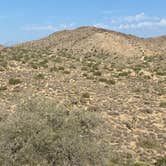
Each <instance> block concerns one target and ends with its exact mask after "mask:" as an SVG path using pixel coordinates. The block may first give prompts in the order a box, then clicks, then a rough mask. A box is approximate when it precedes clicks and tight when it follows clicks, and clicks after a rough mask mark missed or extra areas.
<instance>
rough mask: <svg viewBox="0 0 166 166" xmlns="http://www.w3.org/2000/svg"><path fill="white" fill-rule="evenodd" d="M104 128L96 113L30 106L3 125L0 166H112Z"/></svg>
mask: <svg viewBox="0 0 166 166" xmlns="http://www.w3.org/2000/svg"><path fill="white" fill-rule="evenodd" d="M42 103H43V102H42ZM103 124H104V120H102V118H101V117H99V116H97V115H96V113H93V112H87V111H85V110H84V111H83V110H78V111H72V110H70V111H69V112H68V111H66V110H64V109H62V108H58V107H57V106H56V105H54V104H52V103H48V102H47V104H41V103H40V102H37V103H34V102H29V104H28V105H26V106H23V107H21V108H20V109H19V110H17V112H16V113H15V114H13V115H11V116H9V117H8V119H7V120H6V121H5V123H4V122H1V123H0V128H1V130H0V135H1V137H0V165H50V166H53V165H63V166H65V165H66V166H68V165H103V164H104V165H108V162H109V160H108V159H109V153H110V152H109V151H110V149H109V146H108V144H107V143H106V141H104V140H103V138H104V136H103V135H102V134H103V132H102V131H103V127H104V126H103ZM102 126H103V127H102Z"/></svg>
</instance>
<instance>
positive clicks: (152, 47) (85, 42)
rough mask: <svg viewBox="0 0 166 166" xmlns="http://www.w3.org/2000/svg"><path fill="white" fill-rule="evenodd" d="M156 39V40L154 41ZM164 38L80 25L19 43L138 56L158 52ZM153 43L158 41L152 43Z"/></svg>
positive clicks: (85, 51) (38, 46) (77, 51)
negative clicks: (145, 37)
mask: <svg viewBox="0 0 166 166" xmlns="http://www.w3.org/2000/svg"><path fill="white" fill-rule="evenodd" d="M155 41H156V42H155ZM163 41H166V40H165V38H164V37H163V38H159V39H157V38H153V39H141V38H138V37H135V36H131V35H125V34H122V33H118V32H115V31H111V30H106V29H100V28H95V27H81V28H77V29H75V30H66V31H60V32H56V33H54V34H51V35H50V36H48V37H47V38H44V39H41V40H38V41H33V42H28V43H24V44H20V45H18V46H21V47H25V48H26V47H28V48H29V47H35V48H36V47H37V48H41V47H42V48H43V47H45V48H47V47H48V48H51V49H53V50H54V51H55V50H58V49H62V48H65V49H68V50H70V49H71V48H72V51H74V52H75V53H81V54H82V53H87V52H91V51H92V52H93V51H104V52H107V53H118V54H121V55H125V56H133V55H136V56H140V55H141V54H140V53H145V54H147V55H152V54H154V52H155V51H157V52H159V50H160V49H159V43H160V44H161V43H162V45H161V46H163V47H164V48H165V43H164V42H163ZM153 43H158V45H157V44H153Z"/></svg>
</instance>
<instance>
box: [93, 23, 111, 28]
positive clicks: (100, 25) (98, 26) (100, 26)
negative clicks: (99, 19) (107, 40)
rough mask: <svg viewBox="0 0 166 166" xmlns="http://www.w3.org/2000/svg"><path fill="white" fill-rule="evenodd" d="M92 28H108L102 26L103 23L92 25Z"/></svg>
mask: <svg viewBox="0 0 166 166" xmlns="http://www.w3.org/2000/svg"><path fill="white" fill-rule="evenodd" d="M93 26H94V27H97V28H109V26H108V25H106V24H103V23H96V24H94V25H93Z"/></svg>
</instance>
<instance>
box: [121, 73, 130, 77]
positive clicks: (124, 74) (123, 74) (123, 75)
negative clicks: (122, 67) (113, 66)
mask: <svg viewBox="0 0 166 166" xmlns="http://www.w3.org/2000/svg"><path fill="white" fill-rule="evenodd" d="M128 75H129V72H121V73H119V76H121V77H125V76H128Z"/></svg>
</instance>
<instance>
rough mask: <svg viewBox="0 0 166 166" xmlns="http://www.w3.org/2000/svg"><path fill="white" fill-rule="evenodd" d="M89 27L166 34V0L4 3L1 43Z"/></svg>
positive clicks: (10, 0) (5, 0) (0, 15)
mask: <svg viewBox="0 0 166 166" xmlns="http://www.w3.org/2000/svg"><path fill="white" fill-rule="evenodd" d="M87 25H90V26H97V27H103V28H108V29H112V30H116V31H120V32H125V33H129V34H134V35H137V36H141V37H150V36H158V35H165V34H166V0H0V44H6V45H9V44H13V43H17V42H22V41H27V40H33V39H38V38H41V37H44V36H47V35H48V34H51V33H53V32H55V31H58V30H62V29H73V28H76V27H79V26H87Z"/></svg>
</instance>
